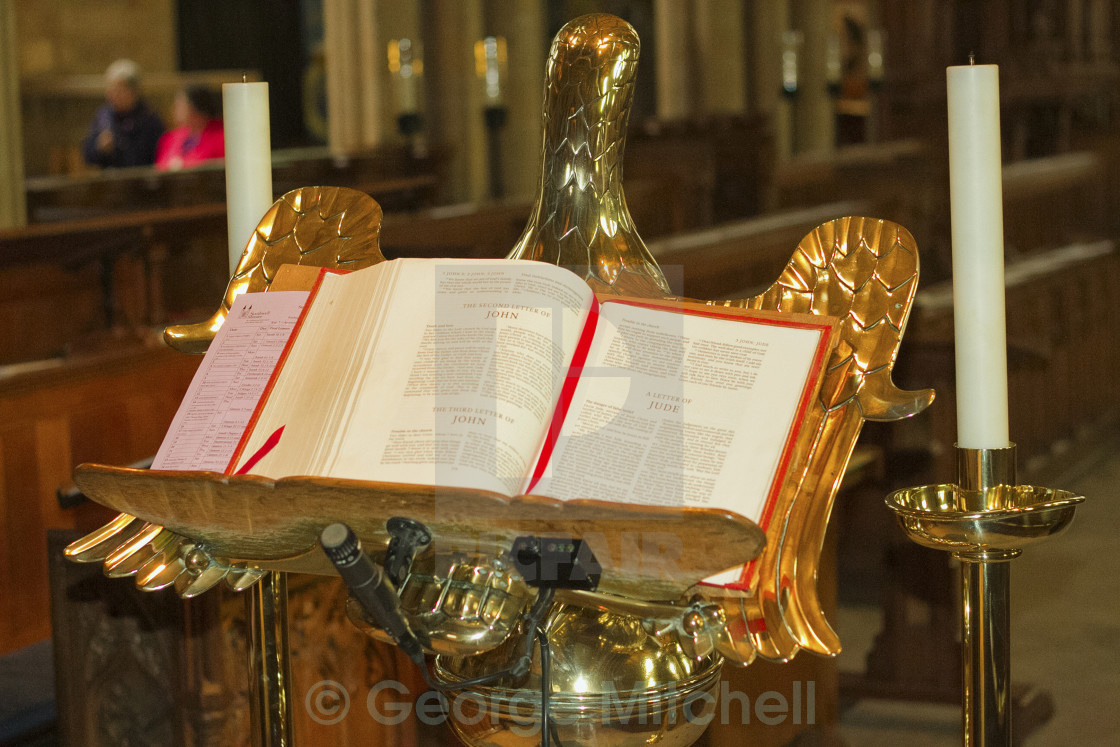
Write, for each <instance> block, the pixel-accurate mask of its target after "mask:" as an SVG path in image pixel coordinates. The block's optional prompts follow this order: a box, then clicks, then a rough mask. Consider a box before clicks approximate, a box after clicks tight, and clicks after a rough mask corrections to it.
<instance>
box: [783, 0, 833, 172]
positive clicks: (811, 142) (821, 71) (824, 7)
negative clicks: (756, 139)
mask: <svg viewBox="0 0 1120 747" xmlns="http://www.w3.org/2000/svg"><path fill="white" fill-rule="evenodd" d="M791 23H792V26H793V27H794V28H796V29H799V30H800V31H801V32H802V34H804V43H803V44H802V45H801V66H800V74H799V85H798V93H797V103H796V105H795V106H794V121H793V128H794V133H795V135H796V138H795V147H796V149H797V151H798V152H808V151H829V150H832V149H833V147H834V146H835V143H836V121H835V112H834V108H833V103H832V98H831V97H830V96H829V95H828V82H827V73H826V70H825V62H826V60H825V55H826V50H827V48H828V36H829V33H830V32H831V30H832V0H793V6H792V13H791Z"/></svg>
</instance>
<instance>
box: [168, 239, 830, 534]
mask: <svg viewBox="0 0 1120 747" xmlns="http://www.w3.org/2000/svg"><path fill="white" fill-rule="evenodd" d="M836 325H837V321H836V320H835V319H832V318H828V317H820V316H814V315H799V314H788V313H782V314H779V313H777V312H764V311H750V310H743V309H732V308H724V307H713V306H708V305H705V304H699V303H690V302H682V301H672V300H666V301H654V300H647V299H628V298H619V297H606V298H602V299H597V298H596V297H595V295H594V293H593V292H592V291H591V289H590V288H589V287H588V286H587V285H586V283H584V281H583V280H582V279H580V278H579V277H578V276H577V275H575V274H573V273H572V272H570V271H568V270H566V269H563V268H559V267H556V266H554V265H549V264H545V263H540V262H531V261H522V260H446V259H440V260H416V259H399V260H393V261H388V262H383V263H380V264H378V265H375V266H373V267H370V268H367V269H363V270H360V271H357V272H353V273H346V274H342V273H333V272H330V271H324V272H323V273H322V274H321V275H320V277H319V280H318V282H317V283H316V284H315V286H314V288H313V289H312V290H311V291H310V293H309V294H307V293H292V292H275V291H273V292H269V293H264V294H245V295H243V296H241V297H239V298H238V299H237V301H236V303H235V304H234V306H233V308H232V309H231V311H230V313H229V315H228V316H227V319H226V323H225V326H224V327H223V328H222V330H221V331H220V332H219V334H218V336H217V337H216V338H215V341H214V344H213V345H212V346H211V348H210V351H209V352H208V353H207V356H206V359H205V360H204V361H203V364H202V366H201V367H200V370H199V373H198V374H197V375H196V379H195V381H194V382H193V383H192V385H191V391H188V394H187V398H186V399H185V400H184V403H183V405H182V406H181V408H180V411H179V413H178V414H177V416H176V419H175V422H174V423H173V424H172V428H171V431H170V432H169V434H168V436H167V438H166V439H165V441H164V445H163V447H162V448H161V450H160V454H159V455H158V456H157V459H156V462H155V463H154V464H153V467H155V468H160V469H213V470H216V471H225V472H226V473H228V474H235V473H236V474H243V473H248V474H256V475H264V476H268V477H273V478H279V477H284V476H291V475H316V476H327V477H336V478H343V479H356V480H369V481H377V482H390V483H410V484H421V485H437V486H449V487H456V488H470V489H478V490H486V491H491V492H495V493H500V494H502V495H505V496H516V495H521V494H530V493H532V494H537V495H542V496H548V497H551V498H555V499H559V500H570V499H597V500H604V501H624V502H634V503H649V504H658V505H667V506H695V507H708V508H717V509H723V510H729V511H733V512H735V513H738V514H740V515H742V516H745V517H747V518H750V519H752V520H753V521H755V522H756V523H759V524H760V525H762V526H765V523H766V520H767V518H768V517H767V515H766V514H767V506H768V505H769V504H772V502H773V498H774V496H775V492H776V490H777V489H778V488H779V486H780V483H781V478H782V475H783V469H784V466H785V465H786V463H787V462H788V460H789V458H790V453H791V450H792V447H793V444H794V442H795V441H796V435H797V430H798V427H799V424H800V422H801V419H802V415H803V413H804V410H805V408H806V407H808V406H809V403H810V402H811V401H812V399H813V397H814V395H815V393H816V390H817V387H818V385H819V379H820V376H821V372H822V369H823V366H824V363H825V361H826V359H827V357H828V352H829V351H830V349H831V346H832V345H833V344H834V337H835V334H834V333H835V328H836ZM216 372H217V373H216ZM218 390H220V391H218ZM192 434H193V435H192ZM203 452H205V458H202V455H203Z"/></svg>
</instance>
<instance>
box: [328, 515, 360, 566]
mask: <svg viewBox="0 0 1120 747" xmlns="http://www.w3.org/2000/svg"><path fill="white" fill-rule="evenodd" d="M319 544H321V545H322V546H323V552H325V553H326V554H327V557H328V558H330V561H331V562H332V563H334V564H335V565H349V564H350V563H353V562H354V561H355V560H357V559H358V557H359V556H361V554H362V542H361V540H359V539H358V535H356V534H354V530H353V529H351V528H350V527H348V526H346V525H345V524H343V523H341V522H336V523H334V524H331V525H330V526H328V527H327V528H326V529H324V530H323V531H322V532H321V533H320V534H319Z"/></svg>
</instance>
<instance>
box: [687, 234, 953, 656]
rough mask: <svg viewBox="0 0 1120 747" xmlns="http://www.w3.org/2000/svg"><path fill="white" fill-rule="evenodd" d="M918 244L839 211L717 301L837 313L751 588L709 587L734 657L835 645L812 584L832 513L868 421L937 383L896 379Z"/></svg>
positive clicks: (911, 408) (901, 412) (909, 409)
mask: <svg viewBox="0 0 1120 747" xmlns="http://www.w3.org/2000/svg"><path fill="white" fill-rule="evenodd" d="M917 281H918V253H917V245H916V242H915V241H914V237H913V236H911V235H910V233H909V231H907V230H906V229H905V228H903V227H902V226H900V225H898V224H897V223H893V222H891V221H886V220H876V219H872V218H861V217H846V218H839V219H836V220H833V221H829V222H828V223H824V224H823V225H821V226H818V227H817V228H816V229H814V230H813V231H812V232H811V233H809V234H808V235H807V236H806V237H805V238H804V239H802V241H801V242H800V244H798V247H797V250H796V251H795V252H794V255H793V257H792V258H791V259H790V261H789V264H788V265H787V266H786V268H785V270H784V271H783V272H782V274H781V275H780V276H779V278H778V279H777V281H775V282H774V284H773V285H772V286H770V288H769V289H767V290H766V291H765V292H763V293H761V294H759V295H757V296H753V297H751V298H743V299H737V300H731V301H724V302H710V303H712V304H713V305H721V306H738V307H743V308H752V309H771V310H775V311H785V312H802V313H812V314H820V315H826V316H834V317H838V318H840V320H841V329H840V341H839V344H838V345H837V347H836V348H835V349H834V351H833V354H832V357H831V359H830V360H829V362H828V364H827V368H826V372H825V376H824V377H823V381H822V384H821V389H820V393H819V395H818V400H817V407H816V408H813V409H812V410H810V412H809V413H808V415H807V418H808V420H807V421H806V422H805V423H804V425H803V428H802V431H801V435H800V436H799V440H798V443H797V446H796V449H795V452H796V458H795V461H794V463H793V464H792V465H791V470H790V473H789V474H788V475H787V477H786V482H785V484H784V485H783V488H782V490H781V492H780V495H779V498H778V506H777V507H776V509H775V513H774V520H773V521H772V523H771V525H770V526H769V528H768V529H767V545H766V548H765V549H764V550H763V553H762V555H761V556H760V557H759V558H758V559H757V560H756V561H755V563H754V564H753V565H752V566H751V578H750V591H749V593H748V594H746V595H727V596H721V595H720V592H719V591H718V590H713V589H708V591H707V592H706V593H705V596H708V597H709V598H710V599H712V600H713V601H718V602H719V603H720V604H721V606H722V607H723V612H724V616H725V618H726V622H727V627H728V632H729V634H730V635H729V636H727V637H725V638H724V641H723V643H722V644H721V646H720V647H721V649H723V652H724V653H725V654H726V655H727V656H729V657H730V658H732V659H735V660H738V661H740V662H742V663H747V662H749V661H750V660H751V659H753V657H754V656H755V655H756V654H758V655H760V656H762V657H764V658H767V659H772V660H779V661H781V660H787V659H789V658H791V657H793V656H794V655H795V654H796V653H797V651H798V650H800V649H802V648H804V649H808V650H810V651H814V652H816V653H819V654H836V653H838V652H839V651H840V642H839V639H838V637H837V636H836V633H835V632H834V631H833V629H832V627H831V626H830V625H829V623H828V621H827V620H826V619H825V617H824V614H823V612H822V611H821V604H820V600H819V596H818V593H817V576H818V571H819V563H820V553H821V547H822V545H823V542H824V535H825V529H826V528H827V524H828V518H829V514H830V513H831V510H832V504H833V502H834V500H835V497H836V493H837V490H838V489H839V487H840V481H841V479H842V477H843V474H844V470H845V468H846V466H847V464H848V461H849V459H850V458H851V454H852V450H853V449H854V447H855V443H856V439H857V437H858V436H859V431H860V429H861V427H862V425H863V421H864V420H865V419H867V420H882V421H889V420H897V419H900V418H905V417H909V416H911V415H914V414H916V413H918V412H921V411H922V410H924V409H925V408H926V407H927V406H929V404H930V403H931V402H932V401H933V390H931V389H922V390H919V391H913V392H907V391H902V390H900V389H898V388H897V387H895V386H894V384H893V382H892V381H891V372H892V369H893V367H894V363H895V360H896V358H897V355H898V345H899V341H900V339H901V337H902V332H903V330H904V329H905V325H906V319H907V317H908V315H909V312H910V307H911V304H912V302H913V299H914V294H915V292H916V290H917Z"/></svg>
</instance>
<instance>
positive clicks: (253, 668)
mask: <svg viewBox="0 0 1120 747" xmlns="http://www.w3.org/2000/svg"><path fill="white" fill-rule="evenodd" d="M248 594H249V596H248V597H247V598H246V602H245V608H246V609H245V612H246V617H247V618H248V626H247V627H248V630H249V700H250V706H249V711H250V723H249V729H250V732H251V735H252V740H253V745H255V747H288V745H291V744H292V703H291V697H290V692H289V690H290V688H291V680H292V674H291V660H290V659H289V656H288V575H287V574H286V573H281V572H279V571H272V572H271V573H266V574H265V575H264V576H263V577H262V578H261V580H260V582H258V583H257V584H254V585H253V586H252V587H251V589H250V590H249V592H248Z"/></svg>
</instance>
